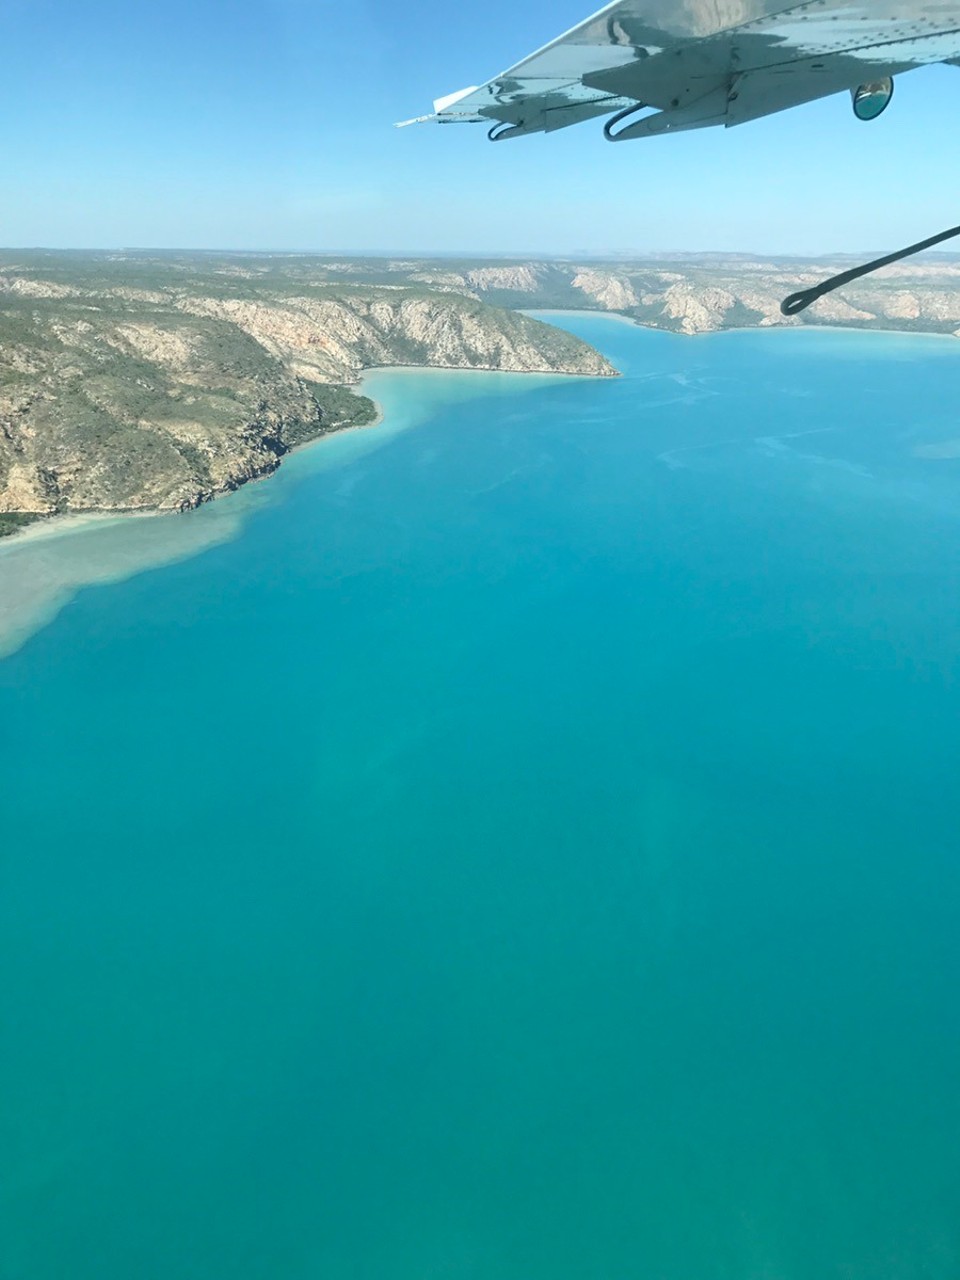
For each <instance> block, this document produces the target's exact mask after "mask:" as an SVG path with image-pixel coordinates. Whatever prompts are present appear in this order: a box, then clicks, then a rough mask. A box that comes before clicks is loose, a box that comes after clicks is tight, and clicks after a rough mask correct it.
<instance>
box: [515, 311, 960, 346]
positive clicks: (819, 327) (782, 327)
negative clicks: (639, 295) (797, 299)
mask: <svg viewBox="0 0 960 1280" xmlns="http://www.w3.org/2000/svg"><path fill="white" fill-rule="evenodd" d="M523 314H524V315H528V316H534V317H537V316H599V317H600V318H601V319H605V320H619V321H622V322H623V323H624V324H629V325H632V326H633V327H634V328H635V329H645V330H647V331H648V332H649V333H669V334H672V335H673V336H674V337H675V338H715V337H719V336H720V335H721V334H724V333H818V332H821V333H858V334H869V333H879V334H886V335H888V336H895V337H899V338H946V339H947V340H948V341H950V342H956V341H957V340H958V338H960V329H957V330H956V331H953V332H951V333H940V332H937V331H936V330H934V329H885V328H884V329H878V328H876V327H875V326H874V325H859V324H809V323H804V322H802V321H801V322H800V323H797V324H789V323H786V322H785V323H782V324H780V323H777V324H744V325H731V326H730V328H729V329H699V330H698V331H697V332H696V333H684V331H683V330H682V329H668V328H666V327H665V326H664V325H660V324H644V322H643V321H642V320H638V319H637V318H636V317H635V316H630V315H627V314H626V313H625V312H623V311H604V310H601V309H600V308H599V307H546V308H543V309H539V310H538V309H537V308H531V309H530V310H525V311H524V312H523Z"/></svg>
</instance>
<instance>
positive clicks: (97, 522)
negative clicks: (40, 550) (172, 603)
mask: <svg viewBox="0 0 960 1280" xmlns="http://www.w3.org/2000/svg"><path fill="white" fill-rule="evenodd" d="M571 314H572V313H571ZM600 314H602V313H600ZM621 318H622V319H626V317H621ZM628 323H629V321H628ZM381 373H391V374H410V375H416V376H423V375H424V374H431V373H437V374H445V375H449V374H467V375H478V376H482V377H489V376H490V375H491V374H500V375H503V374H507V375H509V376H510V377H518V378H526V377H542V378H554V377H556V378H592V377H594V376H596V375H593V374H589V373H568V372H567V371H566V370H551V369H464V368H461V367H459V366H457V365H435V364H432V365H416V364H397V365H393V364H389V365H370V366H369V367H367V368H365V369H364V370H362V372H361V374H360V377H359V378H358V380H357V381H356V382H354V383H348V384H345V385H347V386H348V387H349V388H350V389H351V390H357V391H359V392H361V393H362V394H366V393H365V392H364V391H363V387H364V383H365V382H366V381H367V379H368V378H369V377H371V376H374V375H376V374H381ZM367 398H368V399H369V400H371V401H372V403H373V406H374V409H375V411H376V413H375V416H374V419H373V421H372V422H361V423H350V424H345V425H344V426H342V427H333V428H331V429H330V430H328V431H321V432H320V434H319V435H317V436H314V438H313V439H312V440H304V441H302V442H301V443H300V444H295V445H292V446H291V447H290V448H289V449H288V450H287V451H286V453H284V454H282V455H281V456H280V459H279V461H278V463H277V465H276V467H274V468H273V470H272V471H268V472H266V474H264V475H259V476H253V477H251V478H250V479H249V480H242V481H240V483H239V484H238V485H237V486H236V487H235V488H232V489H224V490H223V491H222V492H220V493H215V494H213V495H212V496H211V497H209V498H207V499H206V500H205V501H203V502H200V503H198V504H197V505H196V506H195V507H185V508H182V509H175V510H173V509H172V510H164V509H163V508H161V507H152V508H145V509H142V510H126V511H124V510H115V509H109V508H107V509H104V510H102V511H67V512H62V513H60V514H50V515H38V516H37V518H36V519H35V520H32V521H30V523H29V524H26V525H24V526H23V528H22V529H18V530H16V532H14V533H9V534H6V535H5V536H4V537H2V538H0V556H2V555H3V554H4V552H5V551H7V550H8V549H10V548H12V547H14V546H18V547H22V546H23V545H24V544H25V543H27V542H39V541H46V540H52V539H55V538H59V537H64V536H67V535H70V534H73V533H81V532H84V531H85V530H90V529H92V528H95V527H97V526H106V525H108V524H114V523H116V524H120V523H127V522H129V521H132V520H158V519H167V518H169V517H175V516H185V515H187V514H188V512H191V511H200V510H202V509H203V508H204V507H211V506H214V505H216V504H217V503H219V502H221V501H222V500H223V499H224V498H228V497H230V495H231V494H235V493H239V492H240V491H241V490H246V489H251V488H253V487H254V486H256V485H259V484H263V483H265V482H266V481H268V480H271V479H272V478H273V477H274V476H275V475H276V474H277V472H278V471H280V470H281V469H282V467H283V465H284V463H285V462H286V460H287V459H288V458H292V457H294V456H295V455H296V454H301V453H303V452H305V451H306V450H308V449H314V448H316V447H317V446H318V445H320V444H322V443H323V442H324V441H327V440H333V439H335V438H337V437H342V436H348V435H352V434H353V433H354V432H358V431H372V430H374V429H375V428H376V427H380V426H382V425H383V423H384V421H385V417H386V412H385V410H384V407H383V405H382V404H381V403H380V402H379V401H378V400H376V399H374V397H373V396H368V397H367Z"/></svg>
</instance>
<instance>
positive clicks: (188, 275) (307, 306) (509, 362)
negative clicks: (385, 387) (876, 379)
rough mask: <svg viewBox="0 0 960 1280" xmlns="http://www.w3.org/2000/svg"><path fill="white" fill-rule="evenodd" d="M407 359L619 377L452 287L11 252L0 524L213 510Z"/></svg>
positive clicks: (2, 281) (351, 409) (539, 329)
mask: <svg viewBox="0 0 960 1280" xmlns="http://www.w3.org/2000/svg"><path fill="white" fill-rule="evenodd" d="M9 256H11V255H8V257H9ZM392 364H408V365H429V366H435V367H444V368H469V369H500V370H515V371H538V372H562V373H572V374H586V375H595V376H610V375H612V374H614V373H615V370H613V368H612V367H611V366H610V365H609V364H608V363H607V361H606V360H605V359H604V358H603V357H602V356H600V355H599V354H598V353H597V352H595V351H594V350H592V348H590V347H588V346H587V345H586V344H585V343H582V342H580V341H579V340H577V339H576V338H573V337H571V336H570V335H569V334H566V333H563V332H561V331H560V330H557V329H553V328H551V327H549V326H547V325H544V324H541V323H539V322H538V321H536V320H533V319H530V318H528V317H527V316H523V315H518V314H516V313H513V312H509V311H504V310H499V309H497V308H494V307H491V306H488V305H486V304H484V303H483V302H481V301H479V300H477V299H476V298H475V297H470V296H467V294H466V293H463V294H459V293H454V292H451V291H450V290H449V288H448V289H446V290H436V289H430V288H429V287H427V288H425V287H424V286H423V285H420V286H419V287H415V288H410V287H405V286H400V287H398V286H397V285H395V284H392V283H391V284H389V285H386V284H385V285H380V286H369V285H364V286H357V285H350V284H345V285H343V286H342V287H338V288H330V287H329V286H323V285H320V286H317V285H314V284H311V283H310V282H309V281H307V280H303V279H300V280H298V281H297V282H296V285H292V284H291V283H290V282H289V281H286V280H277V279H268V280H264V279H262V278H260V277H258V275H257V273H251V272H250V271H248V270H241V271H240V272H239V273H236V272H233V271H231V270H227V271H224V270H222V269H219V268H211V267H210V266H209V264H207V263H205V262H202V261H201V262H199V263H197V262H193V263H191V265H190V267H189V269H185V268H184V267H183V265H182V263H180V264H174V263H172V262H169V263H168V262H159V263H158V262H155V261H154V262H151V263H150V265H149V270H147V269H146V268H145V267H144V264H143V263H142V262H139V263H137V264H135V266H134V267H133V268H131V269H130V270H127V271H124V270H123V268H122V265H121V266H120V267H117V264H116V263H115V262H114V261H113V260H110V259H108V258H106V257H100V258H98V259H93V260H89V259H83V258H71V259H64V258H62V257H57V256H56V255H54V256H52V257H51V259H50V261H49V262H47V263H44V262H40V263H39V264H38V263H37V262H36V261H35V260H34V261H29V262H27V263H19V264H18V263H17V262H16V261H15V260H14V261H10V262H8V263H7V264H6V265H5V267H4V268H3V269H2V271H0V533H2V532H11V531H13V530H14V529H15V528H17V527H19V525H20V524H21V523H22V521H23V519H24V518H26V517H30V516H43V515H50V514H53V513H58V512H67V511H69V512H77V511H104V510H145V509H156V510H181V509H184V508H187V507H192V506H196V505H197V504H199V503H201V502H204V501H206V500H207V499H208V498H211V497H213V496H215V495H216V494H219V493H223V492H225V491H227V490H229V489H234V488H236V487H237V486H238V485H240V484H243V483H244V482H245V481H248V480H251V479H254V478H256V477H258V476H263V475H266V474H268V473H269V472H271V471H273V470H274V469H275V468H276V467H277V466H278V464H279V462H280V459H281V458H282V457H283V455H284V454H285V453H286V452H287V451H288V450H289V449H290V448H291V447H293V446H294V445H296V444H299V443H302V442H304V441H306V440H309V439H312V438H314V437H316V436H318V435H322V434H323V433H324V432H327V431H332V430H336V429H338V428H340V427H342V426H345V425H351V424H359V423H363V422H367V421H370V420H371V419H372V417H373V406H372V405H371V404H370V402H369V401H368V400H366V399H365V398H364V397H360V396H356V395H353V394H351V393H349V392H348V391H347V390H345V388H344V384H350V383H354V382H356V380H357V378H358V376H359V374H360V373H361V371H362V370H363V369H365V368H368V367H371V366H374V365H392Z"/></svg>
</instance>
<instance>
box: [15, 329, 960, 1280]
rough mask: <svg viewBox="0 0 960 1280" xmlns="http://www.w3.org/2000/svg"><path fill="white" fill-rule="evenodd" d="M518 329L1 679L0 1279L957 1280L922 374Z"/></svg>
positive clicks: (423, 381) (957, 874)
mask: <svg viewBox="0 0 960 1280" xmlns="http://www.w3.org/2000/svg"><path fill="white" fill-rule="evenodd" d="M563 323H565V324H567V325H569V326H570V327H572V328H573V329H575V330H576V331H578V332H580V333H582V334H583V335H584V336H587V337H589V338H590V339H592V340H594V341H595V342H597V343H598V344H599V345H601V346H602V347H603V349H604V350H606V351H608V352H609V353H610V354H611V355H612V357H613V358H614V359H615V360H616V361H617V362H618V364H619V365H620V366H621V367H622V368H623V369H624V371H625V374H626V376H625V377H624V378H623V379H621V380H619V381H618V382H616V383H609V382H580V381H565V380H534V381H531V382H526V381H524V380H522V379H494V380H490V381H485V380H484V379H482V378H474V379H462V378H461V379H457V378H455V377H449V378H444V377H443V376H442V375H440V376H434V377H433V378H432V380H431V378H430V377H429V376H427V375H422V376H421V375H415V374H410V373H406V374H389V373H384V374H380V375H377V376H376V378H375V379H374V384H373V390H374V393H375V394H376V395H377V396H378V397H379V398H380V399H381V400H382V401H383V402H384V403H385V405H386V407H387V410H388V423H395V424H398V425H401V424H403V423H404V422H405V421H412V420H413V419H415V418H417V417H419V418H421V419H422V420H421V421H419V422H418V423H417V424H416V425H413V426H411V427H410V429H409V430H406V431H403V432H400V433H396V434H391V433H390V431H389V429H384V430H383V432H382V434H381V435H380V436H376V433H370V434H369V435H368V436H357V435H355V436H352V437H349V438H347V437H345V438H343V439H342V440H333V441H331V442H326V443H324V444H322V445H321V446H319V447H318V448H317V449H316V450H313V451H310V452H309V453H307V454H304V455H301V456H300V457H299V458H298V459H297V460H296V461H295V463H294V464H293V465H291V466H290V467H289V468H287V469H286V471H285V474H281V476H280V477H278V478H277V479H276V480H274V481H271V482H270V485H269V486H262V487H261V488H260V491H259V494H258V497H257V501H256V502H255V503H252V504H251V506H250V510H249V512H248V513H247V517H246V523H245V524H244V526H243V530H242V532H241V534H240V536H239V537H237V538H236V539H235V540H234V541H231V542H228V543H226V544H225V545H222V546H219V547H214V548H213V549H211V550H208V551H206V552H204V553H202V554H200V555H197V556H196V557H195V558H193V559H188V560H185V561H183V562H182V563H179V564H175V565H170V566H168V567H166V568H162V569H158V570H155V571H152V572H149V573H143V574H140V575H139V576H136V577H133V578H130V579H128V580H127V581H124V582H120V583H118V584H115V585H112V586H101V587H96V588H91V589H89V590H87V591H85V592H82V593H81V594H80V595H79V596H78V597H77V599H76V600H75V601H74V602H73V603H72V604H70V605H69V606H68V607H67V608H66V609H65V610H64V612H63V613H62V614H61V615H60V617H59V618H58V619H57V620H56V621H55V622H54V623H53V624H52V625H50V626H49V627H47V628H46V629H44V630H42V631H40V632H38V633H37V634H36V635H35V636H34V637H33V638H32V639H31V640H29V641H28V642H27V644H26V645H25V646H24V647H23V648H22V649H21V650H20V651H19V652H18V653H16V654H14V655H13V656H12V657H10V658H8V659H6V660H5V661H3V662H0V779H2V790H0V838H2V865H3V872H2V886H0V887H2V900H0V948H2V952H0V961H2V973H3V985H2V990H0V1015H2V1018H0V1036H2V1043H0V1049H2V1054H0V1126H2V1127H0V1162H2V1168H3V1179H4V1180H3V1184H2V1187H0V1276H2V1277H3V1280H63V1278H65V1277H69V1278H70V1280H131V1278H132V1277H137V1280H141V1278H142V1280H152V1278H154V1277H156V1278H157V1280H160V1278H161V1277H162V1278H163V1280H166V1278H167V1277H177V1278H178V1280H180V1278H193V1277H197V1278H200V1277H203V1278H204V1280H206V1278H207V1277H209V1278H211V1280H213V1278H214V1277H216V1278H217V1280H220V1278H221V1277H231V1280H254V1278H256V1280H261V1278H262V1280H267V1278H269V1280H307V1278H308V1277H309V1278H310V1280H314V1278H315V1277H323V1278H324V1280H327V1278H329V1280H341V1278H343V1280H348V1278H349V1280H368V1278H369V1280H425V1278H427V1277H470V1278H471V1280H473V1278H476V1280H626V1278H628V1277H629V1278H633V1277H638V1278H644V1277H651V1278H658V1280H701V1278H702V1280H712V1278H724V1280H726V1278H729V1280H759V1278H761V1277H762V1278H764V1280H772V1278H777V1280H808V1278H809V1280H813V1278H815V1277H816V1278H817V1280H821V1278H835V1280H868V1278H869V1280H881V1278H885V1277H897V1278H900V1277H903V1278H912V1277H918V1278H919V1277H930V1278H934V1280H940V1278H941V1277H943V1278H944V1280H946V1278H947V1277H955V1276H956V1275H957V1274H960V1155H958V1151H960V1091H958V1080H960V1006H958V998H957V992H958V980H960V957H958V936H960V933H958V927H957V922H958V907H960V861H958V854H960V835H958V817H960V800H958V794H957V775H958V763H960V687H958V683H957V675H958V670H960V668H958V655H960V590H958V588H960V460H958V459H949V458H947V459H931V458H923V457H918V456H917V455H916V453H915V452H914V451H915V449H916V448H917V446H924V445H929V444H931V443H937V442H943V441H945V440H949V439H952V438H957V437H960V425H958V418H957V405H958V403H960V347H953V346H951V345H950V344H949V343H947V342H945V341H936V340H929V339H914V338H902V337H893V336H888V335H863V336H857V335H851V334H842V333H826V332H820V333H809V332H803V333H769V334H761V333H742V334H729V335H723V336H718V337H711V338H704V339H696V340H684V339H680V338H676V337H671V336H667V335H662V334H655V333H648V332H643V331H640V330H634V329H631V328H629V327H628V326H626V325H622V324H618V323H616V322H614V321H609V320H602V319H596V318H590V317H581V318H573V317H565V318H564V320H563ZM425 400H427V401H429V403H430V406H431V407H430V408H429V409H424V408H423V407H422V406H423V404H424V401H425ZM418 406H420V407H418ZM201 518H202V519H208V518H210V517H207V516H205V515H202V514H201Z"/></svg>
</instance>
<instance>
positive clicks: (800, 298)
mask: <svg viewBox="0 0 960 1280" xmlns="http://www.w3.org/2000/svg"><path fill="white" fill-rule="evenodd" d="M954 236H960V227H951V228H950V230H949V231H941V232H940V234H939V235H938V236H931V237H930V239H929V240H921V241H919V243H917V244H912V245H910V246H909V247H908V248H906V249H900V250H899V251H898V252H897V253H890V254H888V255H887V256H886V257H885V258H874V260H873V262H868V263H867V264H866V265H865V266H862V267H853V268H852V270H850V271H843V272H841V273H840V275H838V276H831V277H830V279H829V280H824V281H823V282H822V283H821V284H817V285H814V286H813V288H812V289H801V290H800V292H799V293H791V295H790V297H789V298H784V300H783V302H781V303H780V310H781V312H782V313H783V314H784V315H785V316H795V315H799V314H800V312H801V311H806V309H807V307H809V306H810V304H811V303H813V302H816V301H817V299H818V298H822V297H823V296H824V295H825V294H827V293H833V291H834V289H841V288H842V287H843V286H844V285H845V284H849V283H850V281H851V280H859V279H860V277H861V276H868V275H869V274H870V273H871V271H879V269H880V268H881V267H889V266H890V264H891V262H899V261H900V260H901V258H910V257H912V256H913V254H915V253H922V252H923V250H924V249H932V248H933V246H934V245H935V244H942V243H943V241H944V240H952V239H953V237H954Z"/></svg>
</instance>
